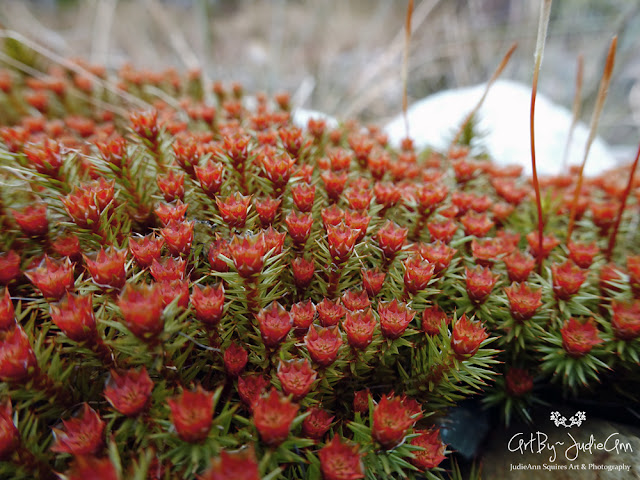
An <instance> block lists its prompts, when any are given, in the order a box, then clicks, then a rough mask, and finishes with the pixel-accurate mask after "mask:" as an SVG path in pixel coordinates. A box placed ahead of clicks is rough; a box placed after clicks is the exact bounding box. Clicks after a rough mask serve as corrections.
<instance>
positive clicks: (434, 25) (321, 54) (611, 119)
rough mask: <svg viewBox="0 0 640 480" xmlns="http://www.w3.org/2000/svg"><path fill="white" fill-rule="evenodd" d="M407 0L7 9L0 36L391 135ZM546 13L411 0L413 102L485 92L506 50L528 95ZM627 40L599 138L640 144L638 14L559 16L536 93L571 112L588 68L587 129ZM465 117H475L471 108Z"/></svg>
mask: <svg viewBox="0 0 640 480" xmlns="http://www.w3.org/2000/svg"><path fill="white" fill-rule="evenodd" d="M406 4H407V1H406V0H164V1H161V0H57V1H56V0H38V1H36V0H28V1H22V0H20V1H18V0H15V1H12V0H4V1H0V22H2V25H3V26H4V28H6V29H10V30H15V31H18V32H20V33H21V34H23V35H25V36H27V37H28V38H30V39H33V40H36V41H37V42H39V43H40V44H42V45H44V46H46V47H47V48H49V49H51V50H53V51H55V52H56V53H58V54H61V55H64V56H68V57H75V56H79V57H82V58H84V59H87V60H89V61H90V62H92V63H99V64H104V65H106V66H107V67H109V68H113V69H117V68H120V67H121V66H122V65H124V64H125V63H127V62H129V63H132V64H133V65H135V66H137V67H139V68H148V69H151V70H161V69H164V68H166V67H169V66H173V67H176V68H179V69H196V68H199V69H201V70H202V71H203V72H205V73H206V75H207V76H208V77H209V78H210V79H216V80H218V79H219V80H223V81H226V82H230V81H239V82H241V83H242V84H244V85H245V86H246V88H247V90H250V91H265V92H267V93H274V92H278V91H282V90H288V91H290V92H292V93H293V94H294V101H295V102H296V103H297V105H299V106H304V107H307V108H312V109H317V110H320V111H324V112H327V113H329V114H332V115H336V116H338V117H340V118H346V117H356V118H358V119H360V120H362V121H363V122H367V123H368V122H375V123H378V124H383V123H384V122H385V120H386V119H388V118H390V117H391V116H393V115H395V114H397V113H398V112H399V110H400V105H401V81H400V65H401V61H402V48H403V28H404V15H405V11H406ZM538 14H539V2H537V1H531V0H417V1H416V5H415V11H414V17H413V26H414V35H413V40H412V44H411V54H410V65H409V96H410V100H417V99H420V98H422V97H425V96H426V95H429V94H430V93H433V92H435V91H438V90H442V89H447V88H455V87H463V86H468V85H474V84H477V83H481V82H483V81H485V80H487V79H488V77H489V76H490V75H491V72H492V71H493V69H494V68H495V66H496V65H497V64H498V62H499V61H500V59H501V57H502V55H503V54H504V53H505V52H506V50H507V49H508V48H509V46H510V45H511V43H513V42H518V44H519V48H518V50H517V51H516V54H515V55H514V57H513V58H512V60H511V63H510V65H509V66H508V68H507V70H506V71H505V73H504V77H505V78H510V79H515V80H519V81H522V82H525V83H529V82H530V79H531V71H532V64H533V61H532V60H533V50H534V44H535V38H536V33H537V30H536V26H537V20H538ZM614 34H617V35H619V50H618V57H617V63H616V68H615V71H614V75H613V83H612V87H611V89H610V93H609V98H608V100H607V105H606V108H605V111H604V115H603V118H602V121H601V126H600V130H599V132H600V133H601V134H602V136H603V137H604V138H605V139H607V140H608V141H609V142H610V143H612V144H617V145H620V144H636V143H637V138H638V126H639V125H640V54H639V53H638V52H640V1H638V0H561V1H556V2H554V6H553V13H552V20H551V25H550V29H549V40H548V43H547V48H546V53H545V60H544V64H543V71H542V74H541V86H540V88H541V91H542V92H543V93H545V94H546V95H548V96H550V97H551V98H552V99H553V100H555V101H556V102H558V103H560V104H562V105H565V106H566V107H568V108H571V105H572V102H573V95H574V79H575V70H576V59H577V57H578V55H579V54H583V55H584V59H585V83H584V90H583V99H582V101H583V106H582V107H583V108H582V118H583V120H585V121H587V122H588V120H589V117H590V114H591V110H592V109H591V107H592V104H593V101H594V98H595V94H596V91H597V87H598V82H599V77H600V74H601V71H602V66H603V63H604V55H605V53H606V49H607V47H608V44H609V40H610V38H611V37H612V36H613V35H614ZM470 107H471V106H470Z"/></svg>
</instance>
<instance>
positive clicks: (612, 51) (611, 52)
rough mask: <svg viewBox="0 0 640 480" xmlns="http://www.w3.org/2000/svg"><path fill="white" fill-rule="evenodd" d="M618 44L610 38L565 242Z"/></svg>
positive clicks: (570, 231)
mask: <svg viewBox="0 0 640 480" xmlns="http://www.w3.org/2000/svg"><path fill="white" fill-rule="evenodd" d="M617 44H618V37H617V36H615V37H613V39H612V40H611V45H610V46H609V53H608V54H607V61H606V63H605V66H604V72H603V73H602V79H601V80H600V88H599V89H598V96H597V98H596V106H595V108H594V109H593V115H592V116H591V126H590V128H589V137H588V138H587V145H586V147H585V149H584V157H583V158H582V164H581V165H580V171H579V172H578V183H577V184H576V189H575V191H574V193H573V202H572V203H571V216H570V217H569V228H568V230H567V243H569V241H570V240H571V234H572V233H573V228H574V226H575V221H576V211H577V208H576V207H577V205H578V199H579V198H580V193H581V192H582V182H583V179H584V166H585V165H586V164H587V158H588V156H589V150H591V144H592V143H593V140H594V138H595V136H596V132H597V130H598V122H599V121H600V114H601V113H602V108H603V107H604V101H605V99H606V98H607V91H608V90H609V84H610V83H611V74H612V73H613V65H614V61H615V58H616V45H617Z"/></svg>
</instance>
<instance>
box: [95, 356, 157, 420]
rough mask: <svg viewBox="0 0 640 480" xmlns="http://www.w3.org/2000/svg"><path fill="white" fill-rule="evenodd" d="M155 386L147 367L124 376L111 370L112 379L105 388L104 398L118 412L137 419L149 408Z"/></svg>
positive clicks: (127, 372) (129, 371) (131, 371)
mask: <svg viewBox="0 0 640 480" xmlns="http://www.w3.org/2000/svg"><path fill="white" fill-rule="evenodd" d="M153 386H154V384H153V380H151V377H149V374H148V373H147V369H146V368H145V367H142V368H141V369H140V370H133V369H131V370H127V371H126V372H124V373H122V374H120V373H118V372H116V371H115V370H111V377H110V378H109V380H108V381H107V384H106V385H105V387H104V397H105V398H106V399H107V401H108V402H109V403H110V404H111V406H112V407H113V408H114V409H115V410H116V411H117V412H119V413H121V414H122V415H126V416H127V417H135V416H136V415H138V414H139V413H141V412H142V411H144V410H145V409H146V408H147V405H148V403H149V399H150V398H151V392H152V391H153Z"/></svg>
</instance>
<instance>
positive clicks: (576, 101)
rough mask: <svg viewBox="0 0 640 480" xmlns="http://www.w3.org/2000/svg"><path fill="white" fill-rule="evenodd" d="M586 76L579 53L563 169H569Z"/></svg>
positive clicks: (582, 59) (582, 58)
mask: <svg viewBox="0 0 640 480" xmlns="http://www.w3.org/2000/svg"><path fill="white" fill-rule="evenodd" d="M583 76H584V57H583V56H582V54H580V55H578V66H577V69H576V90H575V93H574V96H573V111H572V114H573V116H572V119H571V126H570V127H569V135H567V143H566V145H565V146H564V155H563V156H562V171H563V172H564V171H565V170H566V169H567V164H568V162H569V151H570V149H571V140H572V139H573V132H574V131H575V129H576V125H577V124H578V120H579V119H580V100H581V98H582V78H583Z"/></svg>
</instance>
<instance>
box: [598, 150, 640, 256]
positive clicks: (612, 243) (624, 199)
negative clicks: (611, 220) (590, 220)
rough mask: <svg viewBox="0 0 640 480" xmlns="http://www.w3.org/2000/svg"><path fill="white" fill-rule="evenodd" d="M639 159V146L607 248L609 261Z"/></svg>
mask: <svg viewBox="0 0 640 480" xmlns="http://www.w3.org/2000/svg"><path fill="white" fill-rule="evenodd" d="M638 159H640V146H638V152H637V153H636V158H635V160H634V161H633V164H632V165H631V171H630V172H629V182H628V183H627V188H625V190H624V193H623V195H622V202H621V203H620V209H619V210H618V216H617V218H616V223H615V224H614V226H613V230H612V231H611V236H610V237H609V247H608V248H607V254H606V257H607V261H610V260H611V255H612V254H613V248H614V247H615V245H616V237H617V235H618V229H619V228H620V222H621V221H622V214H623V213H624V209H625V207H626V206H627V199H628V198H629V194H630V193H631V189H632V188H633V180H634V178H635V175H636V170H637V168H638Z"/></svg>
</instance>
